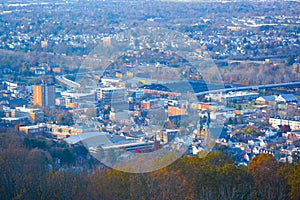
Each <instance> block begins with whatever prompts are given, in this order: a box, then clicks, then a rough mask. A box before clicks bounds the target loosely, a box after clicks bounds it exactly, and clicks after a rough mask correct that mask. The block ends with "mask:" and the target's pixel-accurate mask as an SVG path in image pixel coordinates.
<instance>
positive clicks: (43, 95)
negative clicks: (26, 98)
mask: <svg viewBox="0 0 300 200" xmlns="http://www.w3.org/2000/svg"><path fill="white" fill-rule="evenodd" d="M55 96H56V94H55V86H54V85H47V84H42V85H34V86H33V105H34V106H35V107H52V106H55Z"/></svg>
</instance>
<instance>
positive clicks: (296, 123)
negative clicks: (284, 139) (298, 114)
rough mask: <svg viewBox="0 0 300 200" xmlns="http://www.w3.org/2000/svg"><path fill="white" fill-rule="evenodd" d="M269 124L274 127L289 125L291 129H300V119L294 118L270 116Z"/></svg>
mask: <svg viewBox="0 0 300 200" xmlns="http://www.w3.org/2000/svg"><path fill="white" fill-rule="evenodd" d="M269 124H270V125H271V126H272V127H274V128H279V127H280V126H284V125H289V126H290V128H291V130H300V120H297V119H294V118H283V117H270V119H269Z"/></svg>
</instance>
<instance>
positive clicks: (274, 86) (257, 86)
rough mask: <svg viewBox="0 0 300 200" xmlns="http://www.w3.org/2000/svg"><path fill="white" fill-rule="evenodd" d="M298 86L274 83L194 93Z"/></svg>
mask: <svg viewBox="0 0 300 200" xmlns="http://www.w3.org/2000/svg"><path fill="white" fill-rule="evenodd" d="M295 85H299V86H300V82H288V83H275V84H265V85H256V86H242V87H234V88H224V89H218V90H210V91H204V92H199V93H195V95H196V96H200V95H205V94H211V93H221V92H230V91H232V92H234V91H243V90H260V89H267V88H277V87H287V86H295Z"/></svg>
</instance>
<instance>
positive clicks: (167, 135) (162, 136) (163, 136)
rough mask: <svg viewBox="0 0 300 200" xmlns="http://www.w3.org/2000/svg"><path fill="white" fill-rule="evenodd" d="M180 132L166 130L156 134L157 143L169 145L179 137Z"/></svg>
mask: <svg viewBox="0 0 300 200" xmlns="http://www.w3.org/2000/svg"><path fill="white" fill-rule="evenodd" d="M178 133H179V130H178V129H166V130H162V131H159V132H157V133H156V134H155V138H156V140H157V141H160V142H163V143H169V142H172V141H173V140H174V139H175V137H176V135H178Z"/></svg>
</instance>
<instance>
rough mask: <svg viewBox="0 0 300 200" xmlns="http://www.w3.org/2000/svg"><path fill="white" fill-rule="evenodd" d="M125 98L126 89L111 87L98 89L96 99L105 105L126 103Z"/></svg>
mask: <svg viewBox="0 0 300 200" xmlns="http://www.w3.org/2000/svg"><path fill="white" fill-rule="evenodd" d="M125 96H126V89H125V88H120V87H112V86H111V87H100V88H97V89H96V99H97V100H98V101H99V102H101V103H104V104H111V103H121V102H125Z"/></svg>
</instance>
